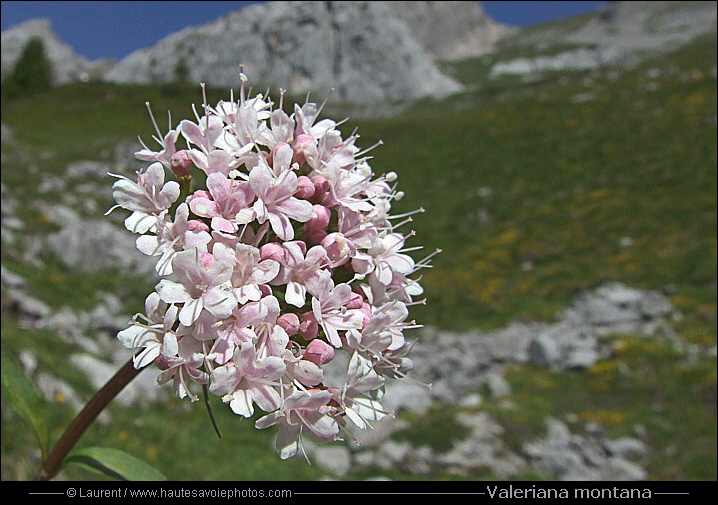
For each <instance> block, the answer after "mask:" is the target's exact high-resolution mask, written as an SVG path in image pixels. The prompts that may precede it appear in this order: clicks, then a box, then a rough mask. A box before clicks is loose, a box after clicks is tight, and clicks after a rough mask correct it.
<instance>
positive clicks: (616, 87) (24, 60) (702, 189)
mask: <svg viewBox="0 0 718 505" xmlns="http://www.w3.org/2000/svg"><path fill="white" fill-rule="evenodd" d="M171 5H172V7H171V8H169V9H168V4H167V3H165V2H141V3H140V2H2V172H1V176H2V256H1V258H2V320H1V324H2V349H3V352H4V353H6V354H7V355H9V356H11V357H12V359H14V360H17V362H18V364H19V365H20V366H21V367H22V369H23V370H24V372H25V373H26V374H27V376H28V377H30V378H31V380H32V381H33V382H34V383H35V385H36V386H37V388H38V390H39V391H40V393H41V394H42V396H43V398H44V402H45V404H44V407H43V409H44V413H45V417H46V420H47V421H48V423H49V424H50V426H51V438H53V439H54V440H56V439H57V437H59V436H60V434H61V433H62V431H63V430H64V429H65V427H66V426H67V425H68V423H69V422H70V421H71V420H72V419H73V417H74V415H75V414H76V413H77V411H78V410H79V409H80V408H81V407H82V406H83V405H84V403H85V402H86V401H87V400H88V399H89V398H90V397H91V396H92V394H94V392H95V391H96V390H97V389H98V388H99V387H101V386H102V385H103V384H104V382H105V381H106V380H107V379H108V378H109V377H110V376H111V375H112V374H113V373H114V372H115V371H116V370H117V369H118V368H119V367H120V366H121V365H122V364H123V363H125V362H126V361H127V360H128V359H129V354H128V351H127V350H126V349H124V348H122V347H121V345H120V344H119V342H118V341H117V339H116V334H117V332H118V331H120V330H122V329H124V328H126V327H127V324H128V321H129V319H130V317H131V316H132V315H133V314H135V313H136V312H138V311H142V310H143V308H144V299H145V297H146V296H147V294H148V293H150V292H151V291H152V290H153V288H154V285H155V284H156V282H157V278H156V277H155V276H154V272H153V262H152V261H148V259H147V258H146V257H145V256H143V255H142V254H141V253H139V251H137V250H136V249H135V238H136V237H135V236H134V235H133V234H131V233H129V232H127V231H126V230H125V229H124V227H123V226H122V219H123V218H124V217H125V216H124V215H120V214H121V213H120V212H115V213H113V214H111V215H109V216H104V215H103V214H104V212H105V211H106V210H107V209H109V208H110V207H111V206H112V205H113V203H114V202H113V201H112V195H111V187H112V183H113V182H114V179H113V178H112V177H110V176H108V175H107V172H112V173H116V174H124V175H126V176H130V177H132V176H133V174H134V172H135V171H136V170H139V169H140V168H142V164H141V163H140V162H138V161H137V160H135V159H134V156H133V153H134V152H135V151H136V150H138V149H139V148H140V144H139V142H138V140H137V136H138V135H139V136H140V137H141V138H142V139H143V140H144V141H145V142H148V143H149V142H151V136H152V135H153V134H154V127H153V126H152V122H151V121H150V119H149V117H148V114H147V109H146V107H145V102H146V101H149V102H150V104H151V107H152V110H153V112H154V114H155V117H156V118H157V120H158V123H159V125H160V129H161V130H162V131H163V133H164V132H165V131H166V128H167V126H165V125H166V124H167V123H166V121H167V120H168V117H167V112H168V111H169V112H170V116H171V119H170V120H169V121H170V127H175V126H176V125H177V124H178V123H179V121H181V120H182V119H185V118H190V119H193V118H194V114H193V112H192V107H191V105H192V104H193V103H194V104H196V105H198V106H199V105H200V104H201V102H202V96H201V91H200V88H199V83H200V82H206V83H207V85H208V100H209V103H210V104H212V103H216V102H217V101H218V100H221V99H229V89H230V88H233V89H234V91H235V96H238V94H237V89H238V82H239V78H238V73H239V65H240V64H243V65H244V68H245V73H246V74H247V75H248V77H249V83H250V85H252V88H253V92H254V93H256V92H262V93H264V92H265V90H269V94H270V96H271V97H273V98H275V99H278V96H279V89H280V88H283V89H286V90H287V96H286V97H285V99H284V103H285V108H286V109H287V110H289V108H288V107H287V104H293V103H294V102H295V101H296V102H297V103H299V104H302V103H304V101H305V100H306V96H307V94H308V93H309V94H310V95H309V96H310V99H311V100H312V101H315V102H318V103H321V102H322V101H323V100H324V98H325V97H326V96H327V94H328V92H329V90H330V89H334V90H335V91H334V94H333V95H332V97H331V100H330V101H329V103H328V104H327V107H326V108H325V110H324V114H323V115H324V116H325V117H331V118H332V119H335V120H340V119H343V118H345V117H348V118H349V119H348V120H347V122H346V123H344V124H343V125H342V132H343V134H344V136H347V135H349V134H351V133H352V132H353V131H354V130H355V129H356V130H357V132H358V133H359V134H360V135H361V137H360V139H359V141H358V142H357V145H358V146H359V147H360V148H362V147H363V148H366V147H369V146H372V145H373V144H375V143H376V142H377V141H378V140H382V141H383V145H381V146H380V147H378V148H377V149H375V150H373V151H372V155H373V159H372V160H371V166H372V168H373V169H374V171H375V172H376V173H383V172H388V171H395V172H396V173H397V174H398V175H399V180H398V183H399V186H398V189H401V190H402V191H404V192H405V197H404V198H403V199H402V200H401V201H399V202H397V203H396V205H395V207H394V210H395V212H397V213H400V212H409V211H412V210H415V209H417V208H419V207H422V208H424V209H425V211H426V212H424V213H421V214H418V215H416V216H414V222H413V223H411V226H412V227H413V228H414V229H415V230H416V232H417V236H416V238H414V239H412V241H413V243H412V244H410V245H423V246H425V249H424V251H425V252H424V251H417V252H414V253H413V255H414V257H415V259H421V258H422V257H423V256H424V255H426V254H428V253H430V252H431V251H433V250H434V249H436V248H440V249H442V250H443V252H442V253H441V254H440V255H438V256H436V257H435V258H434V260H433V263H432V264H433V268H431V269H425V270H424V271H423V272H422V273H423V276H422V279H421V284H422V285H423V287H424V291H425V296H426V299H427V303H426V305H425V306H415V307H412V318H414V319H416V321H417V323H419V324H422V325H424V327H423V328H422V329H417V330H412V333H410V334H409V333H408V334H407V337H409V338H410V339H413V340H415V341H416V343H415V345H414V348H413V351H412V354H411V357H412V358H413V360H414V364H415V368H414V370H413V371H412V373H411V376H412V377H413V381H412V382H410V383H406V382H405V383H396V384H394V383H392V384H389V385H388V386H387V392H386V397H385V403H386V406H388V407H390V408H392V409H395V410H396V412H397V414H396V416H395V419H391V420H387V421H382V422H381V423H377V426H376V427H375V429H374V430H371V431H370V432H368V433H365V434H361V435H360V438H361V444H360V445H357V444H355V443H353V442H351V441H347V442H346V443H338V444H333V445H329V446H325V445H322V446H315V445H312V444H308V447H307V452H308V455H309V457H310V459H311V461H312V465H309V464H307V462H306V461H305V460H304V459H303V458H302V457H301V456H298V457H296V458H295V459H294V460H291V461H281V460H280V459H279V458H278V456H277V455H276V453H275V451H274V449H273V436H274V431H273V430H266V431H258V430H256V429H255V428H254V422H253V420H244V419H240V418H239V417H238V416H236V415H234V414H232V412H231V411H230V410H229V409H228V408H226V406H225V405H223V404H222V403H221V401H219V400H218V399H217V398H214V399H213V401H215V405H214V415H215V416H216V418H217V424H218V426H219V429H220V431H221V432H222V439H221V440H219V439H217V437H216V435H215V433H214V430H213V428H212V425H211V423H210V421H209V419H208V417H207V412H206V410H205V409H204V407H203V406H202V405H199V404H195V405H192V404H190V403H189V402H187V401H180V400H178V399H177V398H175V397H174V396H173V395H172V393H171V391H168V390H167V389H165V388H160V387H157V386H156V385H155V384H154V380H155V377H156V372H155V371H153V370H147V371H144V372H143V373H142V374H141V375H140V376H139V377H138V378H137V379H136V380H135V381H133V382H132V383H131V384H130V385H129V386H128V388H127V389H126V390H125V392H123V393H122V395H121V396H120V397H118V398H117V399H116V401H114V402H113V404H112V405H111V406H110V408H109V409H107V411H106V412H104V413H103V415H102V416H101V417H100V419H99V420H98V422H97V423H96V424H95V425H93V426H92V427H91V428H90V429H89V430H88V431H87V432H86V433H85V435H84V436H83V438H82V439H81V440H80V443H79V447H90V446H95V445H100V446H105V447H113V448H117V449H122V450H124V451H126V452H128V453H130V454H133V455H135V456H136V457H138V458H140V459H142V460H143V461H145V462H147V463H149V464H151V465H153V466H155V467H156V468H157V469H158V470H160V471H161V472H162V473H164V475H166V476H167V477H168V478H170V479H173V480H174V479H190V480H245V481H246V480H306V479H309V480H312V479H323V478H336V479H350V480H355V479H367V478H388V479H394V480H447V479H457V480H460V479H465V480H479V479H501V480H564V479H581V480H645V479H651V480H715V479H716V478H717V473H716V257H717V256H716V255H717V252H716V3H715V2H353V1H352V2H284V1H281V2H172V4H171ZM423 384H431V387H425V386H423ZM200 403H201V402H200ZM35 447H36V446H35V442H34V439H33V436H32V434H31V432H30V430H29V429H28V427H27V425H26V424H25V423H24V422H23V420H22V419H21V417H20V416H19V415H18V414H17V413H16V412H15V411H14V410H13V409H12V408H11V407H10V405H9V404H8V402H7V401H6V398H5V392H3V400H2V454H3V457H2V465H1V468H0V470H1V474H0V476H1V477H2V480H25V479H30V478H32V477H33V476H34V474H35V472H36V469H37V466H38V464H39V452H38V450H37V449H35ZM59 478H60V479H94V478H98V477H97V476H96V475H94V474H92V473H90V472H89V471H87V470H84V469H81V468H71V467H68V468H67V469H66V470H64V471H63V472H62V473H61V474H60V476H59Z"/></svg>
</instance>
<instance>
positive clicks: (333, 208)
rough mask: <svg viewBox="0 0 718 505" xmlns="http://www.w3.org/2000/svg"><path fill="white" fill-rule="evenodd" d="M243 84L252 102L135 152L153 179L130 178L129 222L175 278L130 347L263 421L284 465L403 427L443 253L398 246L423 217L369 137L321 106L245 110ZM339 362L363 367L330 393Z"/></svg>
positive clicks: (183, 125)
mask: <svg viewBox="0 0 718 505" xmlns="http://www.w3.org/2000/svg"><path fill="white" fill-rule="evenodd" d="M245 80H246V78H245V77H244V75H242V87H241V91H240V99H239V100H238V101H235V100H234V99H233V98H231V99H230V101H220V102H219V103H218V104H217V105H216V106H215V107H211V106H210V105H209V104H207V100H206V98H205V100H204V104H203V111H202V112H203V114H202V115H201V117H200V115H199V114H197V113H196V112H195V116H196V118H195V119H196V121H191V120H184V121H181V122H180V123H179V125H178V126H177V127H176V128H174V129H170V131H169V132H168V133H167V134H166V135H164V136H163V135H162V134H161V133H160V132H159V130H158V129H157V126H156V124H155V128H156V129H157V134H158V137H157V138H156V139H155V140H157V142H159V144H160V146H161V149H160V150H159V151H153V150H151V149H149V148H147V147H146V146H144V144H143V149H142V150H140V151H139V152H137V153H136V157H137V158H138V159H140V160H143V161H146V162H148V164H149V165H148V166H147V168H145V169H144V170H142V171H140V172H138V174H137V179H136V180H131V179H128V178H125V177H122V176H116V177H118V179H119V180H118V181H116V182H115V183H114V185H113V196H114V198H115V201H116V203H117V205H116V206H115V207H121V208H123V209H126V210H128V211H131V214H130V215H129V217H127V219H126V220H125V226H126V228H127V229H128V230H130V231H133V232H135V233H138V234H139V237H138V239H137V248H138V249H139V250H140V251H141V252H142V253H144V254H147V255H149V256H154V257H156V258H157V266H156V270H157V272H158V274H159V275H160V276H161V280H160V281H159V283H158V284H157V286H156V289H155V292H153V293H151V294H150V295H149V296H148V297H147V300H146V303H145V308H146V310H145V313H144V314H138V315H136V316H135V317H134V318H133V321H132V324H131V326H130V327H129V328H127V329H126V330H124V331H122V332H120V333H119V334H118V338H119V339H120V341H121V342H122V344H123V345H124V346H125V347H127V348H130V349H133V350H135V351H136V354H135V357H134V363H135V367H136V368H140V367H144V366H146V365H149V364H150V363H155V364H156V365H157V366H158V367H159V368H160V369H161V370H162V372H161V374H160V375H159V377H158V382H159V383H167V382H169V381H172V383H173V385H174V388H175V391H176V393H177V394H178V395H179V397H180V398H184V397H189V398H190V399H191V400H192V401H194V400H197V399H198V398H197V396H196V394H195V393H194V392H193V388H196V387H197V386H193V385H192V383H198V384H200V385H205V386H206V387H207V390H208V391H209V392H210V393H213V394H215V395H219V396H220V397H221V398H222V400H223V401H224V402H225V403H228V404H229V406H230V407H231V409H232V410H233V411H234V412H235V413H237V414H239V415H241V416H244V417H246V418H249V417H251V416H253V415H254V413H255V407H257V408H259V409H260V410H262V411H264V412H265V413H266V415H264V416H263V417H260V418H259V419H258V420H256V427H257V428H267V427H269V426H273V425H277V424H278V425H279V433H278V436H277V439H276V447H277V449H278V451H279V453H280V455H281V457H282V458H283V459H285V458H288V457H291V456H294V455H295V454H296V452H297V451H298V450H299V449H300V448H301V436H302V435H303V434H306V435H309V436H310V437H311V438H312V439H314V440H317V441H326V440H335V439H339V438H340V432H342V431H345V429H346V430H347V431H349V432H351V429H350V426H348V423H351V424H353V425H355V426H356V427H359V428H362V429H363V428H366V427H368V426H369V425H370V423H371V422H372V421H375V420H378V419H381V418H382V417H384V416H386V415H388V414H390V413H389V412H387V411H386V410H385V409H384V408H383V407H382V405H381V399H382V393H383V388H384V384H385V381H386V380H387V379H389V378H391V379H396V378H402V377H404V375H405V372H406V371H407V370H408V369H410V368H411V361H410V360H409V359H408V358H407V357H406V353H407V351H408V347H409V346H408V344H407V342H406V340H405V337H404V331H405V330H406V329H408V328H413V327H417V325H416V324H415V323H414V322H413V321H409V320H408V319H407V318H408V316H409V311H408V307H409V306H411V305H413V304H416V303H422V301H421V300H415V298H416V297H417V296H419V295H421V294H422V288H421V286H420V284H419V283H418V279H417V278H414V277H416V275H415V274H416V272H417V271H418V270H419V269H421V268H422V267H426V266H429V263H430V258H431V256H433V254H432V255H430V256H429V257H427V258H425V259H424V260H422V261H419V262H415V261H414V260H413V259H412V257H411V256H409V255H408V254H406V252H407V251H410V250H415V249H419V247H412V248H407V247H405V241H406V240H407V239H408V238H410V237H411V236H413V232H409V233H406V234H404V233H402V232H400V231H399V228H400V227H401V226H402V225H404V224H406V223H408V222H410V221H411V217H409V216H410V215H411V214H413V213H414V212H410V213H408V214H404V215H397V216H392V215H390V211H391V204H392V201H393V200H395V199H398V198H400V197H401V196H402V193H401V192H397V191H396V190H395V184H394V182H395V180H396V174H394V173H389V174H385V175H380V176H375V174H374V173H373V172H372V170H371V168H370V166H369V163H368V160H369V158H368V157H367V156H366V152H367V151H360V149H359V148H357V147H356V146H355V141H356V140H357V139H358V136H357V135H352V136H350V137H348V138H346V139H344V138H342V135H341V133H340V131H339V130H338V129H337V127H338V126H339V125H338V124H337V123H336V122H334V121H332V120H330V119H323V120H321V121H317V119H318V116H319V113H320V112H321V107H317V106H316V105H315V104H314V103H305V104H304V105H303V106H301V107H300V106H299V105H295V106H294V110H293V113H292V114H291V115H290V114H287V113H286V112H285V111H284V110H282V101H283V100H280V104H279V107H277V108H275V107H274V104H273V102H272V101H271V100H270V99H269V98H268V97H266V98H265V97H264V96H262V95H257V96H256V97H254V98H251V99H249V98H245V89H244V82H245ZM282 98H283V95H282ZM148 108H149V106H148ZM153 121H154V118H153ZM170 128H171V125H170ZM180 139H184V141H185V143H186V146H187V147H186V148H184V149H178V148H177V147H176V144H177V143H178V141H179V140H180ZM192 173H194V178H193V176H192V175H191V174H192ZM168 176H169V177H168ZM172 178H173V179H174V180H168V179H172ZM197 180H201V181H203V182H204V189H196V190H192V189H191V187H190V186H191V183H192V182H195V183H196V182H197ZM115 207H113V209H114V208H115ZM420 211H422V209H418V210H417V211H415V212H420ZM338 352H345V353H347V355H348V357H349V359H348V363H349V365H348V369H347V371H346V375H345V378H344V379H343V380H342V381H340V382H339V383H336V384H331V383H328V382H331V381H325V377H324V373H325V370H326V367H327V366H328V365H329V364H330V363H332V361H333V360H335V355H336V354H337V353H338Z"/></svg>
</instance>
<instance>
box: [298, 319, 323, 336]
mask: <svg viewBox="0 0 718 505" xmlns="http://www.w3.org/2000/svg"><path fill="white" fill-rule="evenodd" d="M299 333H300V334H301V335H302V337H304V338H305V339H306V340H311V339H313V338H317V335H319V325H318V324H317V322H316V321H314V320H311V319H305V320H304V321H302V322H301V324H300V325H299Z"/></svg>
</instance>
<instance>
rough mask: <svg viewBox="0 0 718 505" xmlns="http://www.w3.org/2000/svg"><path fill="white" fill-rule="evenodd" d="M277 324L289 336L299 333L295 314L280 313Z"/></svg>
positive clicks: (297, 318)
mask: <svg viewBox="0 0 718 505" xmlns="http://www.w3.org/2000/svg"><path fill="white" fill-rule="evenodd" d="M277 324H278V325H279V326H281V327H282V328H284V331H286V332H287V335H289V336H290V337H291V336H292V335H296V334H297V333H299V317H298V316H297V315H296V314H292V313H291V312H290V313H287V314H282V315H281V316H279V317H278V318H277Z"/></svg>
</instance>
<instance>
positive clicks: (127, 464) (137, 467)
mask: <svg viewBox="0 0 718 505" xmlns="http://www.w3.org/2000/svg"><path fill="white" fill-rule="evenodd" d="M65 463H72V464H75V465H79V466H82V467H85V468H87V469H89V470H92V471H95V472H98V473H101V474H103V475H107V476H108V477H112V478H114V479H119V480H132V481H142V480H144V481H148V480H153V481H154V480H167V477H165V476H164V475H162V474H161V473H160V472H159V471H158V470H156V469H155V468H153V467H151V466H150V465H148V464H147V463H145V462H144V461H140V460H139V459H137V458H135V457H134V456H130V455H129V454H127V453H126V452H124V451H120V450H119V449H110V448H107V447H88V448H86V449H82V450H80V451H77V452H75V453H73V454H72V455H71V456H70V457H68V458H67V459H66V460H65Z"/></svg>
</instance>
